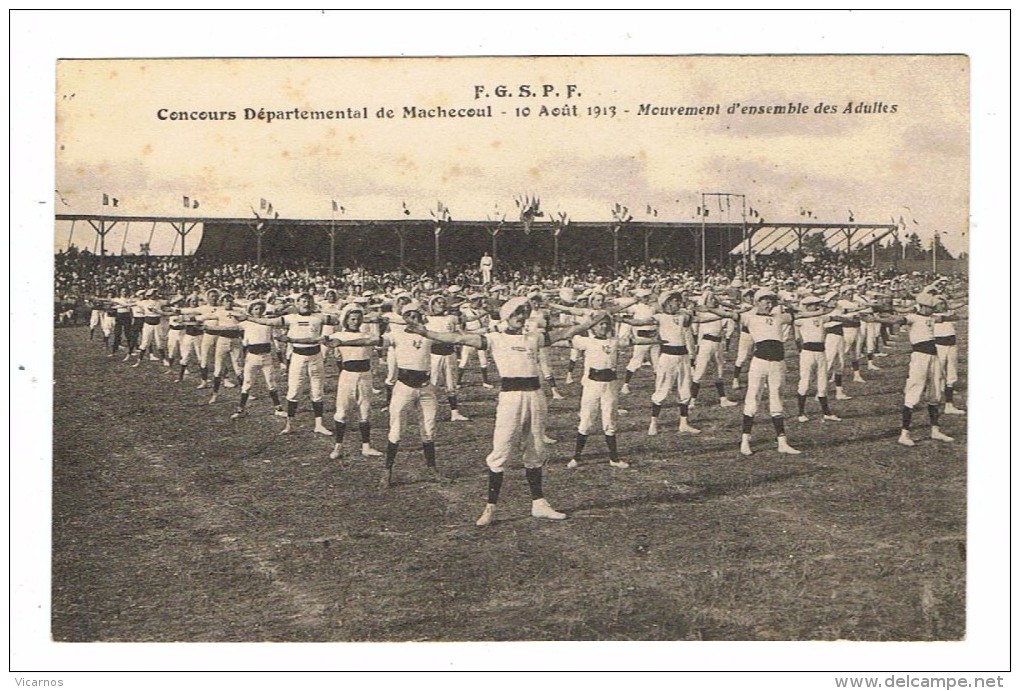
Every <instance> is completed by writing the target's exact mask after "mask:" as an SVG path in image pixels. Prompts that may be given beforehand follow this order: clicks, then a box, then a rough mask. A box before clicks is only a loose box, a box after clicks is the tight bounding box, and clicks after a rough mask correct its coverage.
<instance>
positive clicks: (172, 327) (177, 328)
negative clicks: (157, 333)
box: [170, 324, 184, 331]
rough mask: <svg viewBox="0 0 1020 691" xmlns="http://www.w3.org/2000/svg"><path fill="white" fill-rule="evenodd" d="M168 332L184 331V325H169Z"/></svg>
mask: <svg viewBox="0 0 1020 691" xmlns="http://www.w3.org/2000/svg"><path fill="white" fill-rule="evenodd" d="M170 330H171V331H183V330H184V324H171V325H170Z"/></svg>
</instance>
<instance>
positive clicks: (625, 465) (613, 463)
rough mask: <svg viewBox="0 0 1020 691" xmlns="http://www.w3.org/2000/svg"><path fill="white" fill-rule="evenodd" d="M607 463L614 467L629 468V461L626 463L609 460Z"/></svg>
mask: <svg viewBox="0 0 1020 691" xmlns="http://www.w3.org/2000/svg"><path fill="white" fill-rule="evenodd" d="M609 465H611V466H612V467H614V468H629V467H630V463H628V462H627V461H609Z"/></svg>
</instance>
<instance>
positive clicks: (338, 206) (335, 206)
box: [333, 199, 340, 211]
mask: <svg viewBox="0 0 1020 691" xmlns="http://www.w3.org/2000/svg"><path fill="white" fill-rule="evenodd" d="M339 210H340V205H339V204H337V203H336V200H335V199H334V200H333V211H339Z"/></svg>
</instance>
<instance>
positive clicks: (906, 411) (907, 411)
mask: <svg viewBox="0 0 1020 691" xmlns="http://www.w3.org/2000/svg"><path fill="white" fill-rule="evenodd" d="M913 413H914V409H913V408H909V407H907V406H903V429H904V431H906V430H909V429H910V417H911V415H913Z"/></svg>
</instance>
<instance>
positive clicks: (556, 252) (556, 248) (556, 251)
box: [553, 229, 560, 269]
mask: <svg viewBox="0 0 1020 691" xmlns="http://www.w3.org/2000/svg"><path fill="white" fill-rule="evenodd" d="M559 266H560V234H559V231H557V230H556V229H553V269H558V268H559Z"/></svg>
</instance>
